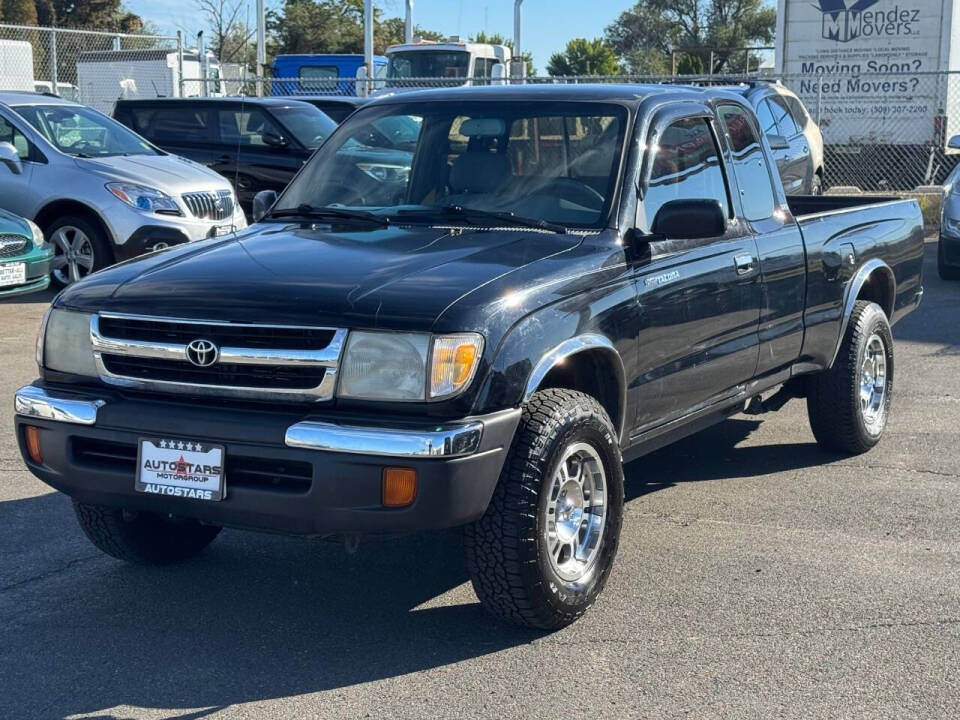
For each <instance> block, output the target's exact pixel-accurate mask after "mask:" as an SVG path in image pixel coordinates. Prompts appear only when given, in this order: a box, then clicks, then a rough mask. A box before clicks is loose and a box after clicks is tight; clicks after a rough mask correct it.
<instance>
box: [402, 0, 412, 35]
mask: <svg viewBox="0 0 960 720" xmlns="http://www.w3.org/2000/svg"><path fill="white" fill-rule="evenodd" d="M403 41H404V42H405V43H407V44H408V45H409V44H410V43H412V42H413V0H407V14H406V18H405V19H404V23H403Z"/></svg>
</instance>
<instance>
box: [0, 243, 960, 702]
mask: <svg viewBox="0 0 960 720" xmlns="http://www.w3.org/2000/svg"><path fill="white" fill-rule="evenodd" d="M935 250H936V248H935V245H932V244H928V246H927V263H926V267H925V279H924V280H925V281H924V284H925V287H926V296H925V299H924V302H923V305H922V306H921V308H920V310H919V311H918V312H916V313H914V314H913V315H912V316H910V317H908V318H907V319H906V320H904V321H903V322H902V323H901V324H899V325H897V327H896V328H895V329H894V335H895V337H896V339H897V356H896V357H897V365H896V379H895V392H896V395H895V399H894V411H893V417H892V420H891V424H890V426H889V428H888V431H887V436H886V437H885V439H884V441H883V442H882V443H881V445H880V446H879V447H878V448H876V449H874V450H873V451H872V452H870V453H868V454H866V455H863V456H860V457H855V458H841V457H837V456H833V455H829V454H826V453H824V452H822V451H820V450H819V449H818V448H817V446H816V445H815V444H814V442H813V436H812V434H811V432H810V430H809V428H808V425H807V420H806V412H805V408H804V405H803V403H802V402H801V401H794V402H792V403H790V404H789V405H788V406H787V407H786V408H784V410H782V411H781V412H780V413H777V414H772V415H766V416H763V417H761V418H754V417H747V416H742V415H741V416H736V417H734V418H733V419H731V420H729V421H727V422H726V423H724V424H723V425H721V426H718V427H716V428H714V429H712V430H709V431H707V432H706V433H703V434H701V435H698V436H695V437H692V438H690V439H688V440H686V441H683V442H682V443H680V444H678V445H675V446H673V447H670V448H666V449H664V450H661V451H660V452H658V453H656V454H655V455H652V456H649V457H647V458H644V459H641V460H639V461H636V462H634V463H631V464H630V465H629V466H628V467H627V478H628V483H627V499H628V503H627V507H626V517H625V521H624V531H623V537H622V540H621V545H620V553H619V556H618V559H617V564H616V567H615V569H614V572H613V575H612V578H611V581H610V583H609V585H608V586H607V589H606V591H605V593H604V594H603V596H602V597H601V599H600V601H599V603H598V604H597V605H596V607H594V609H593V610H592V611H591V612H590V613H588V615H587V616H586V617H584V618H583V619H582V620H581V621H580V622H578V623H576V624H575V625H574V626H572V627H570V628H567V629H566V630H563V631H561V632H557V633H554V634H547V635H544V634H538V633H531V632H527V631H521V630H517V629H515V628H512V627H506V626H503V625H500V624H498V623H497V622H496V621H494V620H493V619H491V618H489V617H488V616H487V615H486V614H485V613H484V612H483V610H481V608H480V605H479V604H478V602H477V599H476V597H475V595H474V593H473V590H472V588H471V586H470V584H469V581H468V580H467V576H466V571H465V569H464V567H463V563H462V560H461V550H460V539H459V536H458V535H457V534H456V533H445V534H436V535H429V536H422V537H414V538H407V539H400V540H393V541H389V542H379V543H374V544H365V545H362V546H361V547H360V550H359V552H358V553H357V554H354V555H348V554H346V553H345V552H344V550H343V548H342V546H340V545H336V544H332V543H325V542H320V541H307V540H300V539H291V538H284V537H275V536H270V535H260V534H251V533H242V532H238V531H225V532H224V533H222V534H221V536H220V538H219V539H218V540H217V541H216V542H215V543H214V544H213V545H212V546H211V548H210V549H209V550H208V551H206V552H205V553H203V554H202V555H201V556H199V557H198V558H197V559H195V560H193V561H191V562H188V563H186V564H183V565H179V566H173V567H165V568H160V569H156V568H139V567H131V566H127V565H123V564H121V563H119V562H117V561H114V560H112V559H110V558H108V557H106V556H104V555H101V554H100V553H99V552H98V551H97V550H95V549H94V548H93V546H91V545H90V544H89V543H88V542H87V541H86V539H85V538H84V537H83V536H82V534H81V531H80V529H79V528H78V526H77V524H76V522H75V521H74V518H73V512H72V509H71V507H70V502H69V500H68V499H67V498H66V497H64V496H62V495H59V494H57V493H54V492H51V491H50V489H49V488H48V487H47V486H45V485H43V484H42V483H40V482H39V481H38V480H36V479H35V478H33V476H31V475H29V474H28V473H27V472H26V471H25V470H24V469H23V468H22V463H21V460H20V456H19V452H18V450H17V448H16V445H15V443H14V441H13V434H12V420H11V410H10V405H9V404H8V406H7V407H8V409H7V411H6V412H4V413H3V414H2V416H0V718H10V719H11V720H13V719H17V718H66V717H69V718H101V719H106V718H206V717H217V718H221V717H223V718H313V717H317V718H334V717H344V718H362V717H372V718H428V717H430V718H433V717H459V718H464V717H475V716H485V717H498V718H512V717H518V718H558V717H559V718H572V717H583V716H587V715H589V716H591V717H603V718H614V717H616V718H619V717H654V718H672V717H693V718H712V717H723V718H741V717H742V718H772V717H790V718H821V717H822V718H913V717H916V718H954V717H958V716H960V672H958V671H960V283H952V284H949V283H944V282H942V281H940V280H939V278H938V277H937V275H936V269H935ZM50 297H51V295H50V294H46V295H42V296H37V297H30V298H27V299H21V300H19V301H14V300H9V301H6V302H0V367H2V373H0V395H2V396H3V397H6V398H8V403H9V402H10V401H9V398H10V397H11V396H12V393H13V391H14V390H15V389H16V388H17V387H19V386H20V385H22V384H25V383H27V382H29V381H30V380H32V379H33V378H34V376H35V366H34V361H33V342H34V335H35V332H36V327H37V324H38V322H39V319H40V316H41V314H42V312H43V310H44V308H45V307H46V303H47V301H48V300H49V299H50Z"/></svg>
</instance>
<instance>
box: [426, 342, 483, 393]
mask: <svg viewBox="0 0 960 720" xmlns="http://www.w3.org/2000/svg"><path fill="white" fill-rule="evenodd" d="M482 350H483V338H482V337H480V336H479V335H477V334H476V333H462V334H460V335H438V336H436V337H435V338H434V339H433V354H432V355H431V357H432V360H431V363H430V364H431V366H432V367H431V372H430V397H431V398H433V399H436V398H441V397H449V396H450V395H455V394H457V393H458V392H460V391H461V390H463V389H464V388H465V387H466V386H467V385H469V384H470V381H471V380H472V379H473V375H474V373H475V372H476V371H477V365H478V364H479V362H480V353H481V351H482Z"/></svg>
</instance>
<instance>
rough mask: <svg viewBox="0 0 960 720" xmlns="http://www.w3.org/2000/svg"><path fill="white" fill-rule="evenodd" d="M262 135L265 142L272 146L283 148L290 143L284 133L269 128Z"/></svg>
mask: <svg viewBox="0 0 960 720" xmlns="http://www.w3.org/2000/svg"><path fill="white" fill-rule="evenodd" d="M262 137H263V142H264V144H265V145H269V146H270V147H272V148H283V147H286V146H287V145H289V144H290V143H289V141H288V140H287V139H286V138H285V137H284V136H283V135H279V134H277V133H275V132H270V131H269V130H268V131H267V132H265V133H264V134H263V135H262Z"/></svg>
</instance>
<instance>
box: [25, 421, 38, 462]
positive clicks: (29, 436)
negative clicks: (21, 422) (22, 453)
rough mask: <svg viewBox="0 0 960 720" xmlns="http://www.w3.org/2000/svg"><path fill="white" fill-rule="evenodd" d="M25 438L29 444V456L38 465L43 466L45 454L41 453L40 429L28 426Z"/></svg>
mask: <svg viewBox="0 0 960 720" xmlns="http://www.w3.org/2000/svg"><path fill="white" fill-rule="evenodd" d="M23 438H24V440H25V441H26V444H27V454H28V455H29V456H30V459H31V460H33V461H34V462H35V463H37V464H38V465H43V453H42V452H40V428H36V427H34V426H33V425H26V426H24V428H23Z"/></svg>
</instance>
